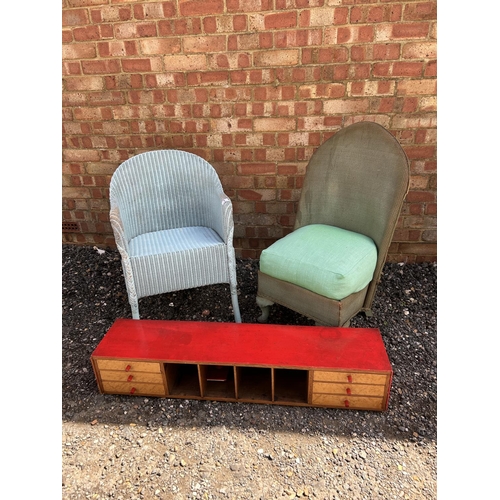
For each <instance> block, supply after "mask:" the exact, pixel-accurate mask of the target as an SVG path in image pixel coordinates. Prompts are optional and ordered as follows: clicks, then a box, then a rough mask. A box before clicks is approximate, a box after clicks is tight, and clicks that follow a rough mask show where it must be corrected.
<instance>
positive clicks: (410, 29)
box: [392, 23, 429, 38]
mask: <svg viewBox="0 0 500 500" xmlns="http://www.w3.org/2000/svg"><path fill="white" fill-rule="evenodd" d="M428 34H429V24H428V23H407V24H406V23H401V24H395V25H394V26H393V27H392V36H393V38H426V37H427V35H428Z"/></svg>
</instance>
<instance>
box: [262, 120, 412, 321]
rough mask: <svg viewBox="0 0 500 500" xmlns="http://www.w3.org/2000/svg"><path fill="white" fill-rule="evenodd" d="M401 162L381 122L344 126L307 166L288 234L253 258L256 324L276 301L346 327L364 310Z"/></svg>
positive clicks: (404, 175)
mask: <svg viewBox="0 0 500 500" xmlns="http://www.w3.org/2000/svg"><path fill="white" fill-rule="evenodd" d="M409 175H410V174H409V164H408V159H407V157H406V155H405V153H404V151H403V149H402V148H401V146H400V145H399V143H398V142H397V140H396V139H395V138H394V137H393V136H392V135H391V134H390V133H389V132H388V131H387V130H385V129H384V128H383V127H382V126H381V125H378V124H376V123H373V122H360V123H355V124H353V125H350V126H349V127H346V128H344V129H342V130H340V131H339V132H337V133H336V134H335V135H334V136H333V137H331V138H330V139H328V140H327V141H326V142H325V143H324V144H322V145H321V146H320V147H319V148H318V150H317V151H316V152H315V153H314V154H313V156H312V158H311V160H310V162H309V165H308V167H307V171H306V175H305V179H304V186H303V189H302V192H301V197H300V200H299V206H298V211H297V217H296V221H295V226H294V230H293V232H291V233H290V234H288V235H286V236H285V237H284V238H281V239H280V240H278V241H276V242H275V243H273V244H272V245H271V246H270V247H269V248H267V249H265V250H264V251H263V252H262V254H261V257H260V270H259V273H258V291H257V304H258V305H259V306H260V308H261V309H262V315H261V316H260V317H259V321H260V322H265V321H267V320H268V316H269V310H270V306H272V305H273V304H274V303H278V304H281V305H283V306H285V307H288V308H289V309H292V310H294V311H296V312H298V313H300V314H302V315H304V316H307V317H309V318H312V319H313V320H315V322H316V324H319V325H329V326H348V325H349V324H350V320H351V318H352V317H353V316H355V315H356V314H357V313H358V312H360V311H364V312H365V313H366V314H367V315H371V314H372V312H371V306H372V302H373V298H374V295H375V290H376V287H377V283H378V281H379V279H380V274H381V272H382V267H383V265H384V262H385V260H386V257H387V251H388V249H389V245H390V244H391V241H392V237H393V234H394V230H395V227H396V224H397V221H398V218H399V214H400V211H401V207H402V204H403V200H404V197H405V196H406V194H407V192H408V188H409Z"/></svg>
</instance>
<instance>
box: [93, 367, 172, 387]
mask: <svg viewBox="0 0 500 500" xmlns="http://www.w3.org/2000/svg"><path fill="white" fill-rule="evenodd" d="M99 373H100V375H101V380H103V381H104V380H107V381H115V382H129V383H132V384H135V383H138V382H143V383H144V382H146V383H152V384H163V377H162V375H161V373H149V372H137V371H129V372H126V371H116V370H113V371H110V370H99Z"/></svg>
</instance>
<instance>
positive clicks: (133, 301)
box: [129, 297, 140, 319]
mask: <svg viewBox="0 0 500 500" xmlns="http://www.w3.org/2000/svg"><path fill="white" fill-rule="evenodd" d="M129 303H130V308H131V309H132V318H133V319H140V316H139V301H138V300H137V298H130V297H129Z"/></svg>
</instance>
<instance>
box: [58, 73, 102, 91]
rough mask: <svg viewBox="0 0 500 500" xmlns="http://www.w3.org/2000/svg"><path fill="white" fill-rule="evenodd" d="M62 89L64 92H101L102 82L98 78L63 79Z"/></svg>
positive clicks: (100, 78)
mask: <svg viewBox="0 0 500 500" xmlns="http://www.w3.org/2000/svg"><path fill="white" fill-rule="evenodd" d="M64 88H65V89H66V90H70V91H73V90H102V89H103V88H104V81H103V79H102V77H99V76H95V77H92V76H85V77H73V78H65V79H64Z"/></svg>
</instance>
